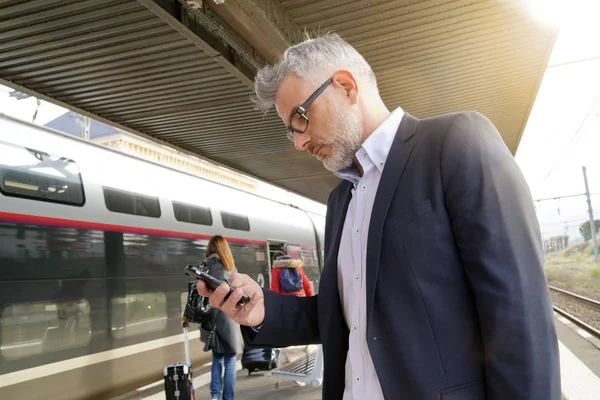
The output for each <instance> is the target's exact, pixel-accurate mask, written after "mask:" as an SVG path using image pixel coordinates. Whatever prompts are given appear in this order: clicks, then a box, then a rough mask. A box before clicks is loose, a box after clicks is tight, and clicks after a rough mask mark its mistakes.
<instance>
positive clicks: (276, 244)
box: [258, 240, 286, 289]
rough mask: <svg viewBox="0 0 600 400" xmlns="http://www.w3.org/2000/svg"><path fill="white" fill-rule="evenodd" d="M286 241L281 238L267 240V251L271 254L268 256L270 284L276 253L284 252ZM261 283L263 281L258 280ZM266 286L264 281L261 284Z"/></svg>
mask: <svg viewBox="0 0 600 400" xmlns="http://www.w3.org/2000/svg"><path fill="white" fill-rule="evenodd" d="M285 243H286V242H284V241H281V240H267V253H268V254H269V257H268V259H269V260H268V261H269V285H270V283H271V279H272V276H273V274H272V270H273V261H275V257H276V256H275V255H276V253H278V252H283V247H284V245H285ZM258 283H259V284H261V282H258ZM261 286H263V287H264V283H263V284H262V285H261ZM267 289H271V287H268V288H267Z"/></svg>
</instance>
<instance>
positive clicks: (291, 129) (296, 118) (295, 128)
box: [286, 78, 333, 142]
mask: <svg viewBox="0 0 600 400" xmlns="http://www.w3.org/2000/svg"><path fill="white" fill-rule="evenodd" d="M332 81H333V78H329V79H327V82H325V83H323V84H322V85H321V86H319V87H318V88H317V90H315V92H314V93H313V94H311V95H310V97H309V98H308V99H307V100H306V101H305V102H304V103H302V104H301V105H300V107H298V108H297V109H296V111H294V112H293V113H292V115H290V123H289V125H288V126H287V130H286V131H287V132H286V133H287V136H288V139H290V140H291V141H292V142H293V141H294V133H295V132H297V133H304V132H306V130H307V129H308V117H307V116H306V109H307V108H308V106H310V105H311V104H312V103H313V101H315V100H316V99H317V97H319V96H320V95H321V93H323V91H324V90H325V89H327V86H329V84H330V83H331V82H332Z"/></svg>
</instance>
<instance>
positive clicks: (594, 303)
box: [550, 286, 600, 339]
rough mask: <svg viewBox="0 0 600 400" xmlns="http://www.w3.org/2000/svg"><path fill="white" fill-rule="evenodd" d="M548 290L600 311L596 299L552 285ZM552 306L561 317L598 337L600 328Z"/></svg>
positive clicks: (599, 337)
mask: <svg viewBox="0 0 600 400" xmlns="http://www.w3.org/2000/svg"><path fill="white" fill-rule="evenodd" d="M550 290H551V291H553V292H556V293H560V294H561V295H563V296H566V297H568V298H569V299H571V300H574V301H576V302H577V303H579V304H581V305H584V306H585V307H588V308H591V309H594V310H595V311H596V312H600V301H596V300H593V299H590V298H587V297H584V296H580V295H578V294H575V293H572V292H569V291H567V290H563V289H559V288H556V287H553V286H550ZM553 308H554V311H556V312H557V313H558V314H560V315H562V316H563V317H565V318H567V319H568V320H570V321H571V322H573V323H574V324H576V325H578V326H579V327H580V328H582V329H584V330H585V331H587V332H589V333H590V334H591V335H592V336H594V337H596V338H597V339H600V330H598V329H596V328H594V327H593V326H591V325H589V324H587V323H585V322H584V321H582V320H581V319H579V318H577V317H576V316H574V315H573V314H571V313H569V312H567V311H566V310H564V309H562V308H559V307H556V306H553Z"/></svg>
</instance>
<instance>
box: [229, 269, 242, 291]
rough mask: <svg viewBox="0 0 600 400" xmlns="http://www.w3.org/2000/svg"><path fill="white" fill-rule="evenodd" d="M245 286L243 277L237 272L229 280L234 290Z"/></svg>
mask: <svg viewBox="0 0 600 400" xmlns="http://www.w3.org/2000/svg"><path fill="white" fill-rule="evenodd" d="M243 285H244V279H243V277H242V275H240V274H238V273H237V272H234V273H233V274H231V277H230V278H229V286H231V287H232V288H238V287H240V286H243Z"/></svg>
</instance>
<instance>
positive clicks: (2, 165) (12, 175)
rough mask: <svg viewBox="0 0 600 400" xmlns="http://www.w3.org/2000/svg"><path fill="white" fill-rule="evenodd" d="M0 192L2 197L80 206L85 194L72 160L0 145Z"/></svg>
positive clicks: (37, 151)
mask: <svg viewBox="0 0 600 400" xmlns="http://www.w3.org/2000/svg"><path fill="white" fill-rule="evenodd" d="M0 192H2V194H4V195H5V196H14V197H21V198H25V199H33V200H41V201H49V202H52V203H60V204H66V205H70V206H83V204H84V203H85V195H84V192H83V183H82V181H81V174H80V173H79V168H78V167H77V164H75V162H74V161H73V160H70V159H68V158H65V157H59V156H54V155H50V154H48V153H45V152H43V151H39V150H34V149H30V148H26V147H20V146H15V145H12V144H8V143H5V142H0Z"/></svg>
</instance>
